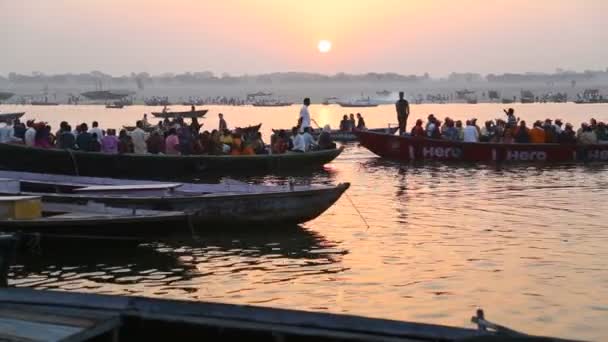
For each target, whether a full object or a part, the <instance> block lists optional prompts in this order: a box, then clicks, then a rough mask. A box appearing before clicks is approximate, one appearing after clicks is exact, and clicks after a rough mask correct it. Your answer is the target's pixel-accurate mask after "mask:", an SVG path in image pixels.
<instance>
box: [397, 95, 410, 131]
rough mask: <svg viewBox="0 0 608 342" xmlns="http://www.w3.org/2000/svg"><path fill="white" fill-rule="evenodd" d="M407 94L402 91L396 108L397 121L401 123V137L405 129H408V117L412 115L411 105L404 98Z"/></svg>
mask: <svg viewBox="0 0 608 342" xmlns="http://www.w3.org/2000/svg"><path fill="white" fill-rule="evenodd" d="M404 95H405V94H404V93H403V92H402V91H400V92H399V100H398V101H397V103H395V108H396V109H397V120H398V122H399V135H403V134H404V133H405V128H406V127H407V117H408V116H409V115H410V104H409V103H408V102H407V100H406V99H404V98H403V96H404Z"/></svg>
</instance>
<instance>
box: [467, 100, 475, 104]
mask: <svg viewBox="0 0 608 342" xmlns="http://www.w3.org/2000/svg"><path fill="white" fill-rule="evenodd" d="M467 103H468V104H477V99H467Z"/></svg>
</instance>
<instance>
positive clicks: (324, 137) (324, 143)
mask: <svg viewBox="0 0 608 342" xmlns="http://www.w3.org/2000/svg"><path fill="white" fill-rule="evenodd" d="M358 115H359V114H358ZM318 144H319V149H320V150H333V149H334V148H336V143H334V142H333V141H332V140H331V128H330V127H329V125H325V126H324V127H323V131H322V132H321V134H320V135H319V143H318Z"/></svg>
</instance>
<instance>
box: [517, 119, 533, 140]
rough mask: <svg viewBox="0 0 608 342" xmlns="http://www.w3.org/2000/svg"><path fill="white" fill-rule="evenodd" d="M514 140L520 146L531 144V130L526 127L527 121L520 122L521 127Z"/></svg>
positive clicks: (518, 128)
mask: <svg viewBox="0 0 608 342" xmlns="http://www.w3.org/2000/svg"><path fill="white" fill-rule="evenodd" d="M513 138H514V139H515V142H516V143H518V144H527V143H529V142H530V130H529V129H528V127H527V126H526V121H524V120H521V121H520V122H519V126H518V127H517V129H516V130H515V135H514V137H513Z"/></svg>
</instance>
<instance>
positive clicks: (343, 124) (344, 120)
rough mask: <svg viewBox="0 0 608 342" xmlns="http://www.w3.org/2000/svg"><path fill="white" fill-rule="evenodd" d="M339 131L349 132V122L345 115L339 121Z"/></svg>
mask: <svg viewBox="0 0 608 342" xmlns="http://www.w3.org/2000/svg"><path fill="white" fill-rule="evenodd" d="M340 130H341V131H343V132H347V131H350V130H351V127H350V120H348V115H346V114H345V115H344V116H343V117H342V121H340Z"/></svg>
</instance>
